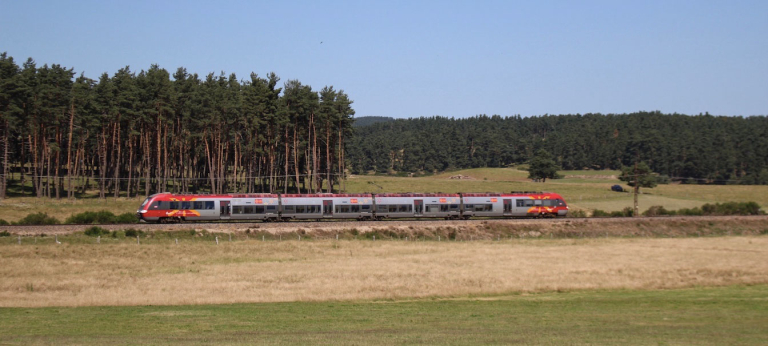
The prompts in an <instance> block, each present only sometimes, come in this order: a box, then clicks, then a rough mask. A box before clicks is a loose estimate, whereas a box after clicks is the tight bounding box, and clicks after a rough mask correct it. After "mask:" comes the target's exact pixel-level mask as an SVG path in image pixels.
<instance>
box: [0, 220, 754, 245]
mask: <svg viewBox="0 0 768 346" xmlns="http://www.w3.org/2000/svg"><path fill="white" fill-rule="evenodd" d="M93 226H94V225H36V226H0V232H8V233H9V234H10V235H12V236H22V237H29V236H44V235H57V234H58V235H62V234H74V233H77V232H83V231H85V230H86V229H88V228H89V227H93ZM98 227H100V228H102V229H104V230H107V231H110V232H112V231H115V232H120V231H125V230H128V229H132V230H137V231H141V232H142V233H144V234H147V235H150V236H151V234H152V233H154V232H180V231H184V232H188V231H191V230H195V231H197V232H203V233H206V232H207V233H233V234H253V235H254V236H258V235H284V234H289V235H290V234H293V235H298V236H299V238H302V237H303V239H335V238H337V236H338V235H341V236H344V237H345V238H349V237H354V238H361V239H374V238H375V239H379V240H387V239H412V240H499V239H502V238H504V239H508V238H598V237H661V238H665V237H703V236H723V235H761V234H768V216H766V215H760V216H685V217H639V218H564V219H478V220H460V221H446V220H397V221H380V222H371V221H367V222H358V221H301V222H299V221H296V222H281V223H261V222H258V223H235V222H222V223H180V224H147V223H139V224H106V225H98ZM286 239H292V238H291V237H286Z"/></svg>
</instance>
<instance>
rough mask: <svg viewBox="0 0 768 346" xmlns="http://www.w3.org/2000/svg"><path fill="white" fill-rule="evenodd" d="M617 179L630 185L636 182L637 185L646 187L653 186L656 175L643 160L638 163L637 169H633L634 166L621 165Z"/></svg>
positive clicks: (654, 185)
mask: <svg viewBox="0 0 768 346" xmlns="http://www.w3.org/2000/svg"><path fill="white" fill-rule="evenodd" d="M619 180H621V181H623V182H626V183H627V185H629V186H632V187H634V186H635V182H637V183H638V186H639V187H646V188H654V187H656V184H657V179H656V175H655V174H654V173H653V172H652V171H651V168H650V167H648V164H646V163H645V162H640V163H638V164H637V169H635V166H622V167H621V175H620V176H619Z"/></svg>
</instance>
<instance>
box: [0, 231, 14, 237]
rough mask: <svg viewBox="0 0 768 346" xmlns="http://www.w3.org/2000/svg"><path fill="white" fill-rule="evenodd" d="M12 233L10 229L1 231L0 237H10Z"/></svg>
mask: <svg viewBox="0 0 768 346" xmlns="http://www.w3.org/2000/svg"><path fill="white" fill-rule="evenodd" d="M10 236H11V233H10V232H8V231H2V232H0V237H10Z"/></svg>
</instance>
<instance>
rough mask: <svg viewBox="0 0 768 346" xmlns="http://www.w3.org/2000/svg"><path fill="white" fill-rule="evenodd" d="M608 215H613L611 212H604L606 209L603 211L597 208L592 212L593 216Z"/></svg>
mask: <svg viewBox="0 0 768 346" xmlns="http://www.w3.org/2000/svg"><path fill="white" fill-rule="evenodd" d="M607 216H611V214H609V213H607V212H604V211H602V210H600V209H595V210H594V211H593V212H592V217H607Z"/></svg>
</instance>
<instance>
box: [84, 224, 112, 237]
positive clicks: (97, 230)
mask: <svg viewBox="0 0 768 346" xmlns="http://www.w3.org/2000/svg"><path fill="white" fill-rule="evenodd" d="M107 234H109V231H108V230H106V229H103V228H101V227H99V226H93V227H88V228H87V229H86V230H85V235H87V236H90V237H98V236H100V235H107Z"/></svg>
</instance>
